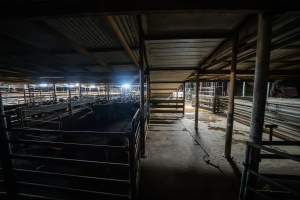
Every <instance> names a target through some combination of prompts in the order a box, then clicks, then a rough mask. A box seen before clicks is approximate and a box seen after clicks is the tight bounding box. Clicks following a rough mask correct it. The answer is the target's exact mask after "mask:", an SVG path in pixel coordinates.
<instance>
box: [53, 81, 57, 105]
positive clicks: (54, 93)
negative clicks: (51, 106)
mask: <svg viewBox="0 0 300 200" xmlns="http://www.w3.org/2000/svg"><path fill="white" fill-rule="evenodd" d="M53 101H54V103H57V96H56V85H55V83H53Z"/></svg>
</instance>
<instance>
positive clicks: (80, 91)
mask: <svg viewBox="0 0 300 200" xmlns="http://www.w3.org/2000/svg"><path fill="white" fill-rule="evenodd" d="M81 97H82V88H81V83H79V98H81Z"/></svg>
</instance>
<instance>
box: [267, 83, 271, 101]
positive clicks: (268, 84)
mask: <svg viewBox="0 0 300 200" xmlns="http://www.w3.org/2000/svg"><path fill="white" fill-rule="evenodd" d="M270 85H271V83H270V82H268V83H267V99H268V98H269V96H270Z"/></svg>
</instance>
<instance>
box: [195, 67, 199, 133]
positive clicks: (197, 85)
mask: <svg viewBox="0 0 300 200" xmlns="http://www.w3.org/2000/svg"><path fill="white" fill-rule="evenodd" d="M195 98H196V103H195V129H196V130H198V123H199V122H198V118H199V73H198V72H197V75H196V97H195Z"/></svg>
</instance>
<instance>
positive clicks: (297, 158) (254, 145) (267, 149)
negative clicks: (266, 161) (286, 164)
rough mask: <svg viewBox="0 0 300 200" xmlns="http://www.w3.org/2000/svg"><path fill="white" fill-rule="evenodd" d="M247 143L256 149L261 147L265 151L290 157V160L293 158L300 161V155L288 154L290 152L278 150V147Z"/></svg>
mask: <svg viewBox="0 0 300 200" xmlns="http://www.w3.org/2000/svg"><path fill="white" fill-rule="evenodd" d="M247 145H249V146H251V147H254V148H256V149H261V150H264V151H267V152H270V153H274V154H277V155H279V156H282V157H284V158H286V159H290V160H293V161H296V162H300V157H298V156H293V155H291V154H288V153H285V152H282V151H278V150H276V149H272V148H269V147H265V146H262V145H258V144H254V143H251V142H247Z"/></svg>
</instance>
